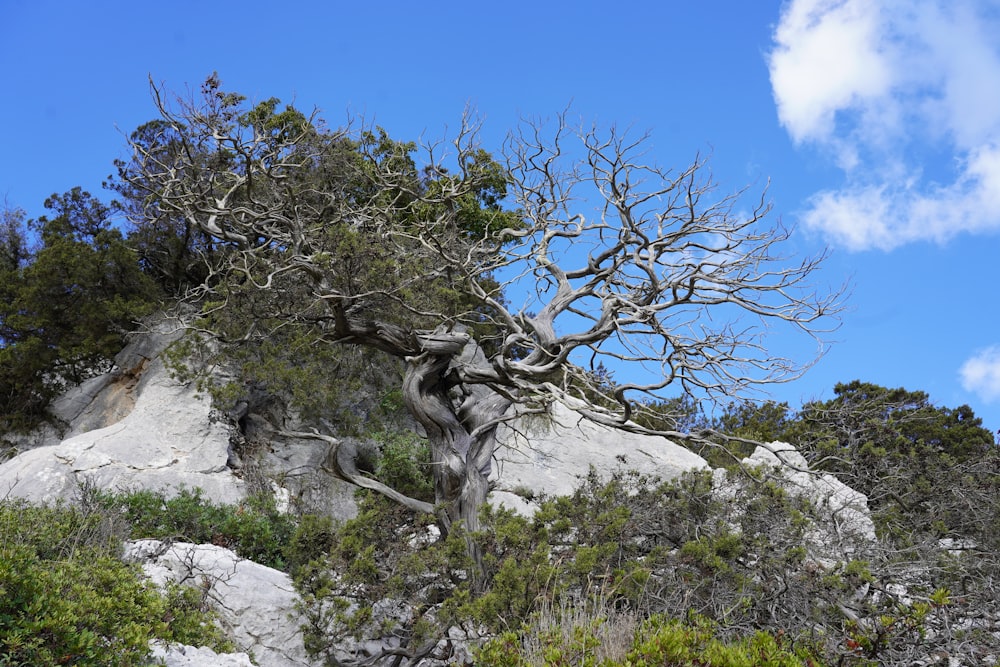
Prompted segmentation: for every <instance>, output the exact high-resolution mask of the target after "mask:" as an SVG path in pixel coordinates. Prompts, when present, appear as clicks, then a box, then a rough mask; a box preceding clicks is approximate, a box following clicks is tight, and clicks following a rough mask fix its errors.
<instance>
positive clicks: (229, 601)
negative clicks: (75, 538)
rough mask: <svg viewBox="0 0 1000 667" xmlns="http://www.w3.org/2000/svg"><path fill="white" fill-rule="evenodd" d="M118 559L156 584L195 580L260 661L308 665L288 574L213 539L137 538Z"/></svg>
mask: <svg viewBox="0 0 1000 667" xmlns="http://www.w3.org/2000/svg"><path fill="white" fill-rule="evenodd" d="M124 559H125V560H126V561H128V562H135V563H140V564H141V565H142V568H143V571H144V572H145V573H146V575H147V576H148V577H149V578H150V579H151V580H152V581H153V582H154V583H156V584H157V585H160V586H162V585H164V584H166V583H167V582H168V581H176V582H185V583H193V584H195V585H197V586H200V587H201V588H202V590H203V591H204V594H205V599H206V600H207V602H208V604H209V606H210V607H211V608H212V610H213V611H215V612H216V613H217V614H218V615H219V619H220V622H221V623H222V626H223V630H225V631H226V632H227V633H228V634H229V635H230V636H231V637H232V639H233V641H234V643H235V644H236V646H237V648H238V649H239V650H240V651H243V652H246V653H248V654H251V655H253V656H254V660H256V662H257V664H258V665H259V666H260V667H294V666H312V665H318V663H316V662H314V661H312V660H310V658H309V657H308V655H307V654H306V651H305V647H304V645H303V643H302V635H301V633H300V632H299V626H300V625H301V623H302V621H301V620H300V619H299V616H298V612H297V611H296V608H295V604H296V602H297V601H298V594H297V593H296V592H295V587H294V586H293V584H292V580H291V578H290V577H289V576H288V575H287V574H285V573H284V572H279V571H278V570H274V569H272V568H269V567H265V566H263V565H260V564H258V563H254V562H252V561H248V560H243V559H241V558H240V557H239V556H237V555H236V554H234V553H233V552H232V551H230V550H229V549H225V548H223V547H217V546H213V545H205V544H202V545H199V544H188V543H183V542H175V543H173V544H168V543H164V542H161V541H159V540H138V541H134V542H129V543H127V544H126V545H125V555H124Z"/></svg>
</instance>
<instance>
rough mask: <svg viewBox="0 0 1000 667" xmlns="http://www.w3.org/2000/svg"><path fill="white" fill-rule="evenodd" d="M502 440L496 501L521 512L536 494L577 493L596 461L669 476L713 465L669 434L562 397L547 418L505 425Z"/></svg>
mask: <svg viewBox="0 0 1000 667" xmlns="http://www.w3.org/2000/svg"><path fill="white" fill-rule="evenodd" d="M497 441H498V443H499V447H498V449H497V452H496V455H495V458H496V460H497V465H496V469H495V470H494V474H493V478H494V481H495V482H496V487H495V491H494V493H493V495H492V497H491V502H494V503H497V504H503V505H505V506H507V507H508V508H510V509H513V510H514V511H517V512H521V513H530V512H531V511H532V507H533V505H532V503H531V502H530V496H531V495H532V494H539V493H544V494H547V495H567V494H571V493H573V491H574V490H575V489H576V488H577V487H579V486H580V483H581V481H582V480H583V479H585V478H586V476H587V475H588V474H589V472H590V468H591V467H593V468H594V469H596V470H597V472H598V473H599V474H601V475H603V476H605V477H608V476H610V475H611V473H613V472H614V471H615V470H638V471H641V472H644V473H649V474H652V475H659V476H660V477H663V478H664V479H671V478H674V477H677V476H679V475H681V474H682V473H685V472H688V471H691V470H700V469H706V468H708V463H707V462H706V461H705V459H703V458H702V457H700V456H698V455H697V454H695V453H694V452H692V451H690V450H688V449H685V448H684V447H681V446H680V445H677V444H675V443H672V442H670V441H669V440H666V439H664V438H661V437H657V436H649V435H640V434H637V433H628V432H626V431H620V430H617V429H613V428H610V427H608V426H604V425H602V424H597V423H595V422H592V421H590V420H587V419H584V418H583V417H581V416H580V415H578V414H577V413H575V412H573V411H572V410H571V409H570V408H568V407H566V406H564V405H562V404H559V403H556V404H554V405H553V406H552V409H551V411H550V415H548V416H547V417H546V418H544V419H543V418H537V417H529V418H526V419H523V420H520V421H518V422H515V423H514V424H513V425H510V426H508V425H501V426H500V428H499V429H498V431H497Z"/></svg>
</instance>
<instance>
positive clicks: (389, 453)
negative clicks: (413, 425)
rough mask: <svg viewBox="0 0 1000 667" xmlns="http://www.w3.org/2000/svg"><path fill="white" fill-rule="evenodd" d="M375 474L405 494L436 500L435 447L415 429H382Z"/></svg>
mask: <svg viewBox="0 0 1000 667" xmlns="http://www.w3.org/2000/svg"><path fill="white" fill-rule="evenodd" d="M374 440H375V443H376V445H377V446H378V460H377V462H376V465H375V477H376V478H377V479H379V480H380V481H381V482H382V483H384V484H387V485H389V486H390V487H392V488H393V489H395V490H397V491H399V492H400V493H402V494H405V495H407V496H410V497H411V498H417V499H418V500H426V501H428V502H433V501H434V477H433V475H432V474H431V450H430V447H429V446H428V444H427V441H426V440H425V439H423V438H420V437H418V436H417V435H415V434H414V433H412V432H411V431H380V432H378V433H376V434H375V436H374Z"/></svg>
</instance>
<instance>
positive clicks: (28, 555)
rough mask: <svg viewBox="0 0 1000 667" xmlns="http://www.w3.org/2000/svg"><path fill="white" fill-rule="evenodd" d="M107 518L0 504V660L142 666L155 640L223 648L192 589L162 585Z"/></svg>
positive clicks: (61, 509)
mask: <svg viewBox="0 0 1000 667" xmlns="http://www.w3.org/2000/svg"><path fill="white" fill-rule="evenodd" d="M106 528H107V524H106V517H101V516H99V515H97V514H93V513H88V512H85V511H82V510H81V509H79V508H73V507H61V506H57V507H38V506H31V505H27V504H25V503H22V502H13V501H7V502H3V503H0V647H3V655H2V656H0V665H4V666H6V665H33V666H38V667H47V666H49V665H65V664H74V665H94V666H98V665H127V664H141V663H142V662H143V661H144V660H145V659H146V658H147V657H148V654H149V642H150V641H151V640H153V639H161V640H165V641H174V642H182V643H185V644H193V645H199V646H200V645H208V646H212V647H213V648H215V649H217V650H227V649H228V648H229V646H228V645H227V644H226V642H225V641H224V639H223V637H222V634H221V632H220V631H219V630H218V628H217V627H216V626H215V625H214V622H213V617H212V616H211V615H210V614H208V613H206V612H205V611H204V609H202V605H201V597H200V593H199V592H198V591H195V590H193V589H186V588H182V587H176V586H175V587H171V588H170V589H168V590H167V591H166V592H164V593H162V594H161V592H160V591H158V590H157V589H156V588H155V587H154V586H153V585H152V584H150V583H148V582H147V581H146V580H145V577H144V576H143V574H142V571H141V570H140V569H139V568H138V566H135V565H126V564H124V563H122V562H121V561H120V560H119V558H118V555H119V554H118V549H120V539H118V538H117V537H116V536H115V534H114V533H113V532H109V531H107V530H106Z"/></svg>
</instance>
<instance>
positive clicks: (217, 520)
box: [92, 489, 295, 569]
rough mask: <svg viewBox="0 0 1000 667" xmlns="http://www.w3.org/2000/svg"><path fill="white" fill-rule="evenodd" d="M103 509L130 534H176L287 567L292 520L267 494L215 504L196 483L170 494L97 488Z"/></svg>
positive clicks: (156, 536)
mask: <svg viewBox="0 0 1000 667" xmlns="http://www.w3.org/2000/svg"><path fill="white" fill-rule="evenodd" d="M92 502H94V503H96V505H98V506H99V507H100V508H101V509H100V510H99V511H100V512H102V513H105V514H110V515H115V516H119V517H121V520H122V521H124V523H125V524H126V525H127V526H128V535H129V537H131V538H132V539H143V538H150V539H180V540H184V541H186V542H194V543H200V544H209V543H210V544H215V545H217V546H223V547H227V548H229V549H232V550H233V551H235V552H236V553H237V554H239V555H240V556H242V557H243V558H247V559H249V560H252V561H254V562H256V563H260V564H262V565H267V566H268V567H273V568H276V569H286V568H287V564H286V562H285V550H286V548H287V545H288V544H289V542H290V541H291V538H292V535H293V534H294V532H295V520H294V519H293V518H292V517H291V516H288V515H287V514H282V513H281V512H279V511H278V509H277V506H276V505H275V502H274V499H273V498H272V497H270V496H251V497H250V498H248V499H247V500H245V501H244V502H242V503H240V504H239V505H216V504H214V503H212V502H210V501H208V500H206V499H205V498H204V497H203V496H202V495H201V491H200V490H199V489H195V490H193V491H191V490H187V489H182V490H181V491H180V493H179V494H178V495H177V496H175V497H173V498H166V497H164V496H163V494H160V493H156V492H153V491H134V492H131V493H124V494H101V493H96V494H95V498H94V500H93V501H92Z"/></svg>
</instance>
